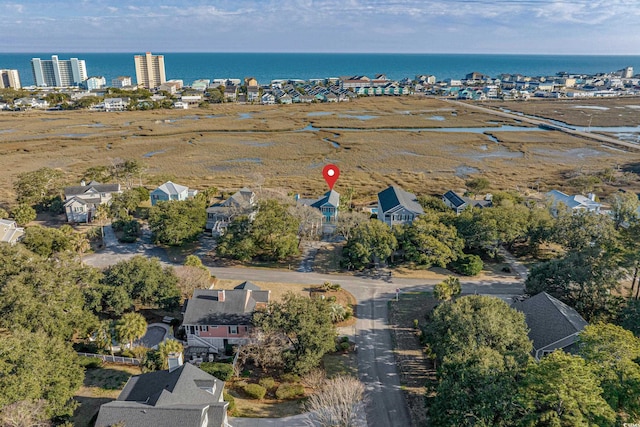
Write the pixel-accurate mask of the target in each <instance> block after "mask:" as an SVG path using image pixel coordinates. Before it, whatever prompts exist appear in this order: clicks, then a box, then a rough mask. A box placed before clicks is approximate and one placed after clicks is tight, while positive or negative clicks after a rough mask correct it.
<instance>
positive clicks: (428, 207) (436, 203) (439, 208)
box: [418, 196, 451, 213]
mask: <svg viewBox="0 0 640 427" xmlns="http://www.w3.org/2000/svg"><path fill="white" fill-rule="evenodd" d="M418 203H420V206H422V209H424V210H425V212H429V211H431V212H438V213H449V212H451V209H450V208H449V207H448V206H447V205H445V204H444V202H443V201H442V199H441V198H440V197H434V196H418Z"/></svg>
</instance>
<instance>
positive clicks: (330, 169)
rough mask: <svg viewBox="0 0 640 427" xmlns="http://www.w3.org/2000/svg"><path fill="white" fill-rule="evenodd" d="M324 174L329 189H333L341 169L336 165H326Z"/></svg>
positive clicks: (323, 170)
mask: <svg viewBox="0 0 640 427" xmlns="http://www.w3.org/2000/svg"><path fill="white" fill-rule="evenodd" d="M322 176H323V177H324V180H325V181H327V185H328V186H329V190H333V186H334V185H335V183H336V181H337V180H338V177H339V176H340V169H338V167H337V166H336V165H326V166H325V167H324V169H322Z"/></svg>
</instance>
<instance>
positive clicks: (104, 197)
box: [64, 181, 122, 222]
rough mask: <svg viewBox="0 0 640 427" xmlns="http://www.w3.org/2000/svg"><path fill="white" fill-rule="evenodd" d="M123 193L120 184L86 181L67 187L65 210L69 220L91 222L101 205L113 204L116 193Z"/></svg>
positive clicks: (65, 191)
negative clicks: (86, 182) (112, 200)
mask: <svg viewBox="0 0 640 427" xmlns="http://www.w3.org/2000/svg"><path fill="white" fill-rule="evenodd" d="M119 193H122V190H121V189H120V184H100V183H99V182H96V181H91V182H90V183H88V184H85V182H84V181H82V182H81V183H80V185H78V186H73V187H65V189H64V199H65V202H64V212H65V214H66V215H67V221H68V222H91V220H92V219H93V217H94V216H95V213H96V210H97V209H98V206H100V205H109V204H111V199H112V197H113V195H114V194H119Z"/></svg>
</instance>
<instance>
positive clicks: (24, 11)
mask: <svg viewBox="0 0 640 427" xmlns="http://www.w3.org/2000/svg"><path fill="white" fill-rule="evenodd" d="M0 12H1V13H2V37H0V52H56V53H61V52H144V51H153V52H329V53H331V52H344V53H346V52H362V53H531V54H580V55H582V54H585V55H588V54H611V55H614V54H615V55H639V54H640V29H639V27H638V23H639V22H640V0H590V1H586V0H564V1H556V0H494V1H489V0H219V1H217V0H188V1H187V0H81V1H77V0H75V1H62V0H28V1H6V0H0Z"/></svg>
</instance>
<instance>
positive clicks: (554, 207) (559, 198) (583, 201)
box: [546, 190, 602, 215]
mask: <svg viewBox="0 0 640 427" xmlns="http://www.w3.org/2000/svg"><path fill="white" fill-rule="evenodd" d="M546 196H547V198H548V199H549V200H550V201H551V211H552V213H553V214H554V215H557V214H558V210H559V206H564V207H565V209H568V210H570V211H571V212H573V213H577V212H583V211H587V212H595V213H601V212H600V208H601V207H602V204H601V203H598V202H596V196H595V194H593V193H589V194H588V197H585V196H582V195H580V194H577V195H573V196H569V195H568V194H564V193H563V192H562V191H558V190H551V191H549V192H548V193H547V194H546Z"/></svg>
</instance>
